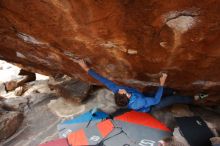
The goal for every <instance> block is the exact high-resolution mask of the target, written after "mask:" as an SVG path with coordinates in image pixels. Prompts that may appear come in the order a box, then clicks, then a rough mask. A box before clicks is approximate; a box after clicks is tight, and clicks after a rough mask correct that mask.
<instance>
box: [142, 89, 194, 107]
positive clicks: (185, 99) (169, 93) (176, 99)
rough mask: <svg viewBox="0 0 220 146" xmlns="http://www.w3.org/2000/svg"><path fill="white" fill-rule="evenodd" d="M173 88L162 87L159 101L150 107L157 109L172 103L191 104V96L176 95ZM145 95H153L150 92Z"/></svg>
mask: <svg viewBox="0 0 220 146" xmlns="http://www.w3.org/2000/svg"><path fill="white" fill-rule="evenodd" d="M177 94H178V93H176V91H175V90H173V89H171V88H164V92H163V95H165V96H162V98H161V100H160V103H159V104H157V105H154V106H153V107H152V110H158V109H161V108H165V107H168V106H171V105H173V104H192V103H193V97H190V96H181V95H177ZM145 95H146V96H154V94H152V93H148V94H145Z"/></svg>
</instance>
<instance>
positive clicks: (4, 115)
mask: <svg viewBox="0 0 220 146" xmlns="http://www.w3.org/2000/svg"><path fill="white" fill-rule="evenodd" d="M23 118H24V117H23V114H22V113H20V112H17V111H2V110H1V111H0V141H1V140H5V139H7V138H8V137H10V136H12V135H13V134H14V133H15V132H16V130H17V129H18V128H19V127H20V125H21V124H22V121H23Z"/></svg>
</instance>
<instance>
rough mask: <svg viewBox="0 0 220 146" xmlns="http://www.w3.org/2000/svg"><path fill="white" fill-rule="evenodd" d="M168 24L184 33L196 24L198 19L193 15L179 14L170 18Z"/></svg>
mask: <svg viewBox="0 0 220 146" xmlns="http://www.w3.org/2000/svg"><path fill="white" fill-rule="evenodd" d="M166 24H167V25H168V26H169V27H170V28H172V29H173V30H174V31H177V32H179V33H181V34H183V33H185V32H187V31H188V30H189V29H191V28H192V27H193V26H194V25H195V24H196V19H195V18H194V17H192V16H179V17H177V18H175V19H171V20H169V21H168V22H167V23H166Z"/></svg>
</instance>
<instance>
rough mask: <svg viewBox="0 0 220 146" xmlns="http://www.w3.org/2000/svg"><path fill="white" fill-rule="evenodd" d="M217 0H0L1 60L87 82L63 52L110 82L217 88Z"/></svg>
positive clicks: (219, 83) (219, 27)
mask: <svg viewBox="0 0 220 146" xmlns="http://www.w3.org/2000/svg"><path fill="white" fill-rule="evenodd" d="M219 6H220V1H219V0H208V1H207V0H200V1H196V0H166V1H163V0H22V1H18V0H0V59H3V60H6V61H9V62H13V63H16V64H17V65H19V66H20V67H23V68H25V69H26V70H31V71H35V72H40V73H44V74H46V75H53V76H55V75H59V74H67V75H69V76H71V77H79V78H81V79H84V80H90V81H92V82H94V80H92V79H91V78H89V77H88V75H86V73H85V72H83V71H82V70H81V69H80V68H79V66H78V65H77V64H75V63H74V62H73V61H72V60H71V59H70V58H69V57H68V56H66V55H65V54H68V53H71V54H72V56H75V57H81V58H84V59H85V60H86V61H87V62H88V63H89V64H90V65H91V66H92V67H93V68H94V69H95V70H96V71H97V72H99V73H101V74H103V75H105V76H107V77H109V78H110V79H112V80H114V81H115V82H117V83H123V84H126V85H130V86H135V87H143V86H146V85H152V84H153V85H154V82H156V81H157V79H156V78H157V77H158V73H159V72H160V71H168V74H169V79H168V83H167V84H168V85H169V86H171V87H174V88H178V89H184V90H193V91H195V90H197V91H199V90H201V89H208V90H210V91H218V90H219V89H220V76H219V74H220V69H219V68H220V15H219V14H220V9H219Z"/></svg>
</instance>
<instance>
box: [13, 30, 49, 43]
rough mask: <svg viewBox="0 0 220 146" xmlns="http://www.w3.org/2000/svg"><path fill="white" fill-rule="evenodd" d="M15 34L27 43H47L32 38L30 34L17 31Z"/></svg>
mask: <svg viewBox="0 0 220 146" xmlns="http://www.w3.org/2000/svg"><path fill="white" fill-rule="evenodd" d="M17 36H18V37H19V38H20V39H22V40H23V41H24V42H26V43H29V44H34V45H46V46H47V45H48V43H45V42H42V41H39V40H37V39H36V38H34V37H33V36H31V35H28V34H25V33H22V32H19V33H17Z"/></svg>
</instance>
